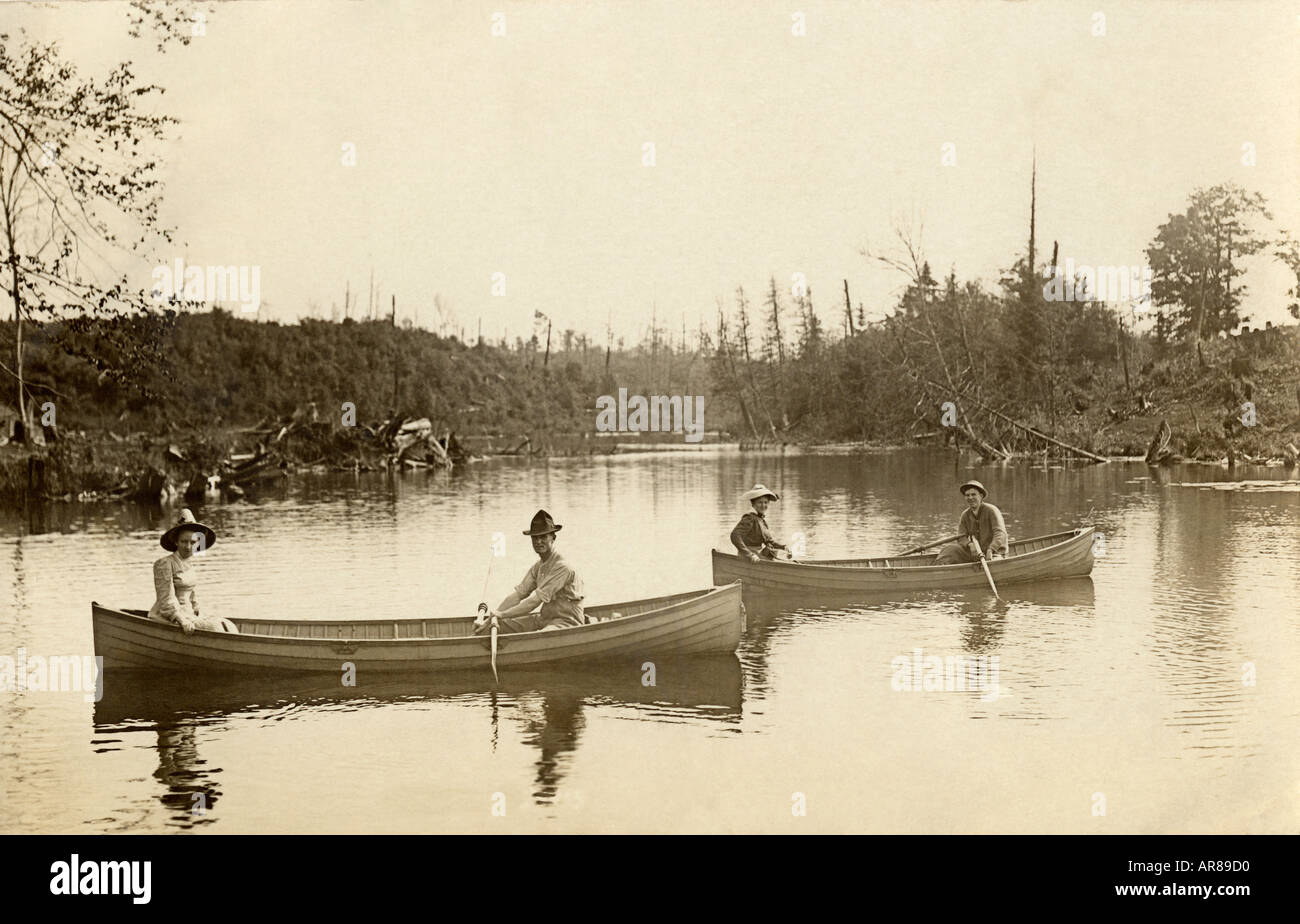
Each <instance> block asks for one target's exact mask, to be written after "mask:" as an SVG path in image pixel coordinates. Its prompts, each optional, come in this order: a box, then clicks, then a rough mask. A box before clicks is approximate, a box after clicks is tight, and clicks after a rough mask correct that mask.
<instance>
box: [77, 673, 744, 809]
mask: <svg viewBox="0 0 1300 924" xmlns="http://www.w3.org/2000/svg"><path fill="white" fill-rule="evenodd" d="M649 679H650V676H649V674H648V673H647V672H646V671H645V670H644V669H643V665H642V664H641V663H632V662H628V663H622V662H617V661H615V662H608V663H601V664H594V665H588V666H586V667H583V668H556V669H550V670H533V671H519V670H515V671H508V672H505V671H503V672H502V676H501V682H500V684H499V685H497V686H496V687H493V686H492V684H491V680H490V678H488V679H485V678H484V677H483V676H482V674H481V672H476V673H473V674H469V673H466V674H430V675H416V676H402V675H388V676H381V677H378V678H372V679H371V680H370V681H369V682H367V683H365V684H364V685H362V686H358V687H341V686H340V685H339V682H338V679H337V678H336V677H334V676H333V675H329V676H321V675H310V676H303V677H283V676H281V677H272V676H268V677H251V676H247V675H206V676H205V675H169V674H160V673H150V672H136V671H114V672H111V673H110V674H109V675H108V677H107V680H106V683H105V685H104V696H103V698H102V699H101V700H100V701H99V702H98V703H96V704H95V710H94V720H93V725H94V729H93V732H92V736H91V739H92V741H93V742H94V743H95V744H97V748H96V751H97V752H98V753H104V752H112V751H114V750H122V749H124V748H125V747H126V746H127V742H129V740H130V736H132V735H134V734H140V733H152V734H154V735H155V736H156V740H155V741H154V743H153V747H155V748H156V749H157V751H158V768H157V769H156V770H155V771H154V774H153V776H154V778H155V779H157V780H159V781H160V782H161V783H163V785H164V786H165V787H166V788H165V791H163V792H162V793H161V794H160V795H159V796H158V798H159V800H160V801H161V803H162V805H163V806H164V808H166V810H167V814H168V822H169V824H172V825H176V826H181V827H192V826H196V825H201V824H204V823H210V822H211V821H212V820H214V818H215V817H216V813H215V812H214V811H213V809H214V808H215V807H216V804H217V802H218V800H219V799H220V798H221V795H222V788H221V787H220V786H219V785H218V784H217V781H216V775H217V774H220V773H221V772H222V768H220V767H210V766H207V761H206V760H205V759H204V758H203V755H202V753H201V742H202V738H203V735H204V732H205V731H214V730H217V729H220V728H221V726H222V725H224V724H228V723H230V722H231V721H233V720H235V719H240V720H244V719H254V720H256V719H258V718H261V719H264V720H268V721H279V720H281V719H283V718H285V717H286V716H288V715H302V714H306V713H310V712H311V711H313V710H323V709H339V708H342V709H344V710H346V711H357V710H363V709H369V708H375V707H382V706H384V705H387V704H391V703H416V704H419V703H433V702H445V701H453V700H454V701H457V702H458V703H486V704H488V705H489V706H490V709H489V710H488V716H489V719H488V722H489V723H490V734H491V740H492V742H493V750H495V749H496V747H497V742H498V740H499V737H500V734H501V724H502V719H503V718H505V719H507V720H512V721H511V722H510V723H508V725H507V727H509V725H510V724H513V725H514V726H515V727H517V728H518V730H519V737H520V740H521V741H522V743H524V744H525V745H528V746H529V747H532V748H536V750H537V752H538V753H537V759H536V764H535V776H534V782H533V787H532V795H533V799H534V801H535V802H536V803H537V804H539V805H547V804H550V803H552V802H554V801H555V800H556V797H557V794H558V792H559V789H560V785H561V783H562V781H563V779H564V776H565V772H566V770H567V769H568V767H569V766H570V764H571V762H572V759H573V756H574V754H575V752H576V751H577V748H578V746H579V744H580V743H581V739H582V732H583V729H584V728H585V724H586V718H585V716H586V712H587V711H588V710H590V709H592V708H611V707H612V708H616V709H618V708H624V709H628V710H631V711H632V713H633V718H636V719H638V720H641V721H658V722H662V721H672V722H705V723H720V724H722V725H736V724H738V723H739V721H740V718H741V712H742V704H743V700H744V693H743V689H744V682H743V675H742V671H741V666H740V662H739V661H738V660H737V659H736V657H735V655H724V656H720V657H714V656H696V657H689V658H675V659H671V658H670V659H660V660H658V661H656V663H655V669H654V676H653V680H654V683H653V685H649V684H648V683H647V681H648V680H649ZM115 736H122V737H115ZM114 744H116V745H117V747H113V746H111V745H114ZM196 808H197V809H202V811H196Z"/></svg>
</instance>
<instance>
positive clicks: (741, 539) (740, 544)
mask: <svg viewBox="0 0 1300 924" xmlns="http://www.w3.org/2000/svg"><path fill="white" fill-rule="evenodd" d="M757 519H758V517H757V516H756V515H755V514H752V513H747V514H745V515H744V516H743V517H741V518H740V522H739V523H737V524H736V528H735V529H733V530H732V531H731V544H732V545H734V546H735V547H736V549H737V551H739V552H740V554H741V555H747V554H757V553H758V550H759V547H757V546H751V545H750V544H749V542H750V540H751V539H752V538H753V534H754V523H755V521H756V520H757Z"/></svg>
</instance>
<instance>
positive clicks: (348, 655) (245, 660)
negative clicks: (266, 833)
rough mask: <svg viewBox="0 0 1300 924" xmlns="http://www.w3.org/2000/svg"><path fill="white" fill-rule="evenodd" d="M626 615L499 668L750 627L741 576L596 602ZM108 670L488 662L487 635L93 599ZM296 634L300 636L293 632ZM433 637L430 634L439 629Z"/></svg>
mask: <svg viewBox="0 0 1300 924" xmlns="http://www.w3.org/2000/svg"><path fill="white" fill-rule="evenodd" d="M615 611H618V612H621V613H622V615H621V616H620V617H619V618H613V619H609V620H607V621H604V622H597V623H593V624H589V625H585V626H576V627H573V628H568V629H556V630H551V631H548V632H529V633H521V634H513V635H504V634H503V635H500V636H498V643H497V667H498V669H502V668H509V667H512V666H523V665H543V664H551V663H565V664H569V663H578V662H582V661H595V660H609V659H617V658H625V657H626V658H639V657H642V656H645V655H664V654H672V655H689V654H704V653H718V652H728V651H735V650H736V647H737V646H738V645H739V644H740V638H741V635H742V634H743V633H744V628H745V615H744V606H743V604H742V603H741V589H740V585H739V584H733V585H730V586H727V587H715V588H713V589H711V590H707V591H697V592H693V593H689V594H677V595H674V596H669V597H656V598H651V599H648V600H639V601H632V602H629V603H624V604H615V605H613V606H606V607H597V608H593V609H592V611H591V612H593V613H598V614H599V613H603V614H605V615H609V614H611V613H612V612H615ZM91 617H92V624H93V627H94V634H95V654H96V655H98V656H101V657H103V659H104V668H105V670H113V669H117V670H122V669H129V670H170V671H192V670H218V671H258V672H263V673H267V672H276V673H278V672H304V671H305V672H322V671H324V672H333V673H339V672H340V671H341V670H342V669H343V665H344V664H345V663H351V664H353V665H355V667H356V669H357V670H358V671H362V670H368V671H380V672H385V673H388V672H422V671H456V670H478V669H487V668H488V665H489V641H488V637H487V636H486V635H482V636H473V637H471V636H469V635H468V634H467V632H468V627H469V625H470V624H471V623H472V620H468V619H450V620H447V619H427V620H394V621H375V620H364V621H361V620H357V621H328V622H327V621H322V622H305V621H299V622H276V621H272V620H257V619H236V620H234V621H235V623H236V624H237V625H238V626H239V629H240V633H241V634H238V635H234V634H228V633H223V632H205V631H197V632H194V633H193V634H191V635H185V634H184V633H183V632H182V631H181V630H180V629H179V628H177V627H176V626H173V625H171V624H168V623H163V622H159V621H156V620H151V619H147V618H144V617H143V616H142V615H137V614H135V613H131V612H125V611H122V610H114V609H110V608H108V607H104V606H100V605H99V604H98V603H92V604H91ZM295 636H296V637H295ZM431 636H432V637H431Z"/></svg>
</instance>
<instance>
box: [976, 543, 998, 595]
mask: <svg viewBox="0 0 1300 924" xmlns="http://www.w3.org/2000/svg"><path fill="white" fill-rule="evenodd" d="M970 544H971V545H972V546H973V547H974V548H975V557H976V558H978V559H979V560H980V567H981V568H983V569H984V576H985V577H986V578H988V579H989V588H990V589H991V590H992V591H993V596H994V597H997V599H999V600H1001V599H1002V598H1001V597H999V596H998V585H997V584H994V583H993V575H992V574H991V573H990V572H989V563H988V562H987V561H986V560H985V559H984V552H983V551H982V550H981V549H980V541H979V540H978V539H976V538H975V537H974V536H971V537H970Z"/></svg>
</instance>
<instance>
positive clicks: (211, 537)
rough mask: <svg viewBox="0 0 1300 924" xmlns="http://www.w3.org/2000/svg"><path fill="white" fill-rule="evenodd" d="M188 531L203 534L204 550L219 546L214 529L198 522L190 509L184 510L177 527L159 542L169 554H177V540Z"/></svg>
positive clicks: (164, 535) (166, 533)
mask: <svg viewBox="0 0 1300 924" xmlns="http://www.w3.org/2000/svg"><path fill="white" fill-rule="evenodd" d="M187 529H188V530H191V531H192V532H196V533H203V548H205V549H210V548H212V547H213V546H214V545H216V544H217V534H216V533H214V532H213V531H212V527H211V526H204V525H203V524H202V523H199V522H197V521H196V520H195V519H194V514H193V513H191V512H190V508H189V507H185V508H182V510H181V515H180V519H178V520H177V521H176V525H175V526H173V527H172V528H171V529H169V530H167V532H165V533H163V534H162V538H161V539H159V540H158V541H159V543H160V544H161V545H162V547H163V548H164V549H166V550H167V551H168V552H175V551H176V540H177V539H178V538H180V534H181V533H182V532H183V531H184V530H187Z"/></svg>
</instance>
